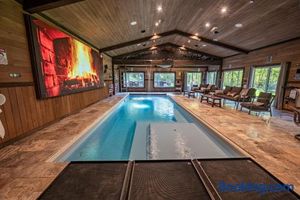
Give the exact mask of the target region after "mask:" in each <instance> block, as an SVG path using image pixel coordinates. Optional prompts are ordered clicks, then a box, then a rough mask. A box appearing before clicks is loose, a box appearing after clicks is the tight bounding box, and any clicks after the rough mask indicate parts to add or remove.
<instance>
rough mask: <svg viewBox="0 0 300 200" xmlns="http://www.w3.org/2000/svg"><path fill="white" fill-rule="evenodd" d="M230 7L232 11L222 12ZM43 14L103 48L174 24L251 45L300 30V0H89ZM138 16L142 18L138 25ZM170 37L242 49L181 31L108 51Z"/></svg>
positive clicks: (211, 47) (222, 51)
mask: <svg viewBox="0 0 300 200" xmlns="http://www.w3.org/2000/svg"><path fill="white" fill-rule="evenodd" d="M158 6H161V8H162V10H161V12H159V11H158V10H157V7H158ZM224 7H226V8H227V11H226V12H225V13H222V12H221V9H222V8H224ZM42 14H43V15H46V16H47V17H50V18H51V19H53V20H54V21H56V22H58V23H59V24H61V25H62V26H64V27H66V28H67V29H69V30H71V31H72V32H74V33H75V34H77V35H80V36H81V37H82V38H84V39H85V40H87V41H89V42H90V43H91V44H93V45H95V46H96V47H98V48H99V49H102V48H106V47H110V46H113V45H118V44H121V43H126V42H129V41H134V40H137V39H140V38H144V37H147V36H151V35H153V34H154V33H157V34H158V35H159V34H160V33H164V32H168V31H172V30H180V31H183V32H186V33H190V34H196V33H197V34H198V35H199V36H200V37H204V38H207V39H210V40H211V41H218V42H220V43H224V44H227V45H231V46H233V47H238V48H241V49H245V50H249V51H251V50H254V49H257V48H261V47H264V46H267V45H271V44H274V43H278V42H282V41H285V40H289V39H292V38H296V37H299V36H300V1H299V0H284V1H283V0H254V1H251V2H250V1H249V0H85V1H79V2H76V3H73V4H69V5H64V6H61V7H57V8H54V9H50V10H45V11H43V12H42ZM159 20H160V21H161V22H160V23H159V25H158V26H155V23H156V22H158V21H159ZM132 21H136V22H137V24H136V25H134V26H132V25H131V24H130V23H131V22H132ZM206 23H210V27H206V26H205V24H206ZM236 24H242V27H240V28H238V27H236V26H235V25H236ZM212 27H218V31H219V33H218V34H214V33H213V32H211V28H212ZM141 30H145V32H144V33H141ZM164 43H173V44H176V45H180V46H181V45H185V46H186V47H188V48H190V49H194V50H198V51H202V52H205V53H209V54H213V55H216V56H220V57H226V56H231V55H234V54H237V53H240V52H238V51H235V50H233V49H230V48H224V47H222V46H219V45H215V44H212V43H207V42H205V41H203V40H202V41H199V40H193V39H190V38H188V37H185V36H183V35H178V34H172V35H168V36H165V37H161V38H159V39H156V40H155V42H153V41H150V40H149V41H145V42H141V43H128V46H126V47H121V48H115V49H112V50H109V51H107V52H106V53H107V54H109V55H111V56H118V55H121V54H126V53H129V52H135V51H137V50H139V49H144V48H145V47H151V46H153V45H156V44H164Z"/></svg>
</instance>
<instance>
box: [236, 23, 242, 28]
mask: <svg viewBox="0 0 300 200" xmlns="http://www.w3.org/2000/svg"><path fill="white" fill-rule="evenodd" d="M234 26H235V27H237V28H241V27H243V24H241V23H237V24H235V25H234Z"/></svg>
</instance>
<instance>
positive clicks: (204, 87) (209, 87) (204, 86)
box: [195, 84, 217, 94]
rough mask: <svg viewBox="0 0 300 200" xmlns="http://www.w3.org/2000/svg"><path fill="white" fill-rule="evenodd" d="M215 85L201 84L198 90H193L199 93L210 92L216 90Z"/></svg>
mask: <svg viewBox="0 0 300 200" xmlns="http://www.w3.org/2000/svg"><path fill="white" fill-rule="evenodd" d="M216 89H217V88H216V86H215V85H212V84H201V85H200V88H199V89H198V90H195V92H196V93H199V94H209V93H210V92H214V91H215V90H216Z"/></svg>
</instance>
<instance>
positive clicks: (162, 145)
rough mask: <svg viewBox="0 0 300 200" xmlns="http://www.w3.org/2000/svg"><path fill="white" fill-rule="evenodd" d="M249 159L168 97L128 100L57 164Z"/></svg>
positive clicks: (153, 96)
mask: <svg viewBox="0 0 300 200" xmlns="http://www.w3.org/2000/svg"><path fill="white" fill-rule="evenodd" d="M241 156H243V155H242V154H241V153H240V152H239V151H238V150H236V149H235V148H233V147H232V146H231V145H230V144H228V143H227V142H225V141H224V140H223V139H221V138H220V137H219V136H217V134H216V133H214V132H213V131H212V130H210V129H209V128H208V127H206V126H205V125H204V124H202V123H201V122H200V121H199V120H197V119H196V118H195V117H193V116H192V115H191V114H190V113H189V112H187V111H186V110H184V109H183V108H182V107H181V106H179V105H178V104H177V103H176V102H174V101H173V100H172V98H170V97H169V96H168V95H132V94H131V95H128V96H127V97H126V98H125V99H124V100H123V102H122V103H120V104H119V105H118V106H116V107H115V108H114V109H113V111H111V112H110V113H109V114H108V115H107V116H106V117H105V118H104V119H102V120H101V121H100V122H99V123H98V124H97V125H96V126H95V127H94V128H92V129H91V130H90V131H89V132H88V133H86V134H85V135H84V136H83V137H82V138H80V139H79V140H78V141H77V142H75V143H74V144H73V145H72V146H71V147H70V148H68V149H67V150H66V151H65V152H63V154H61V155H60V156H59V157H58V158H57V159H56V161H101V160H151V159H187V158H232V157H241Z"/></svg>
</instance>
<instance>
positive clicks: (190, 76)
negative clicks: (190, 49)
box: [185, 72, 202, 89]
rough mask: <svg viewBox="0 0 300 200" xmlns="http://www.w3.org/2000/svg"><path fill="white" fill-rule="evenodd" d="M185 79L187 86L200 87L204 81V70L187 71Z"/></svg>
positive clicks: (189, 87)
mask: <svg viewBox="0 0 300 200" xmlns="http://www.w3.org/2000/svg"><path fill="white" fill-rule="evenodd" d="M185 80H186V82H185V84H186V88H188V89H191V88H192V87H193V86H197V87H198V86H199V85H200V84H201V83H202V72H187V73H186V79H185Z"/></svg>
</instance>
